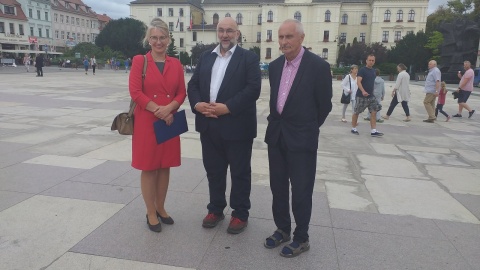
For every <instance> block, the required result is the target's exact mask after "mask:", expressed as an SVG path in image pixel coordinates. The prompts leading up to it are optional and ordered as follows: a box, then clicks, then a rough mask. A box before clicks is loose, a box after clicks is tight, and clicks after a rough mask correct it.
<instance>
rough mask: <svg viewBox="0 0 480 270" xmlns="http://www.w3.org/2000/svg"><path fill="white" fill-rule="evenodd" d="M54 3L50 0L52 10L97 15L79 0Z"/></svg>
mask: <svg viewBox="0 0 480 270" xmlns="http://www.w3.org/2000/svg"><path fill="white" fill-rule="evenodd" d="M0 1H1V0H0ZM54 3H55V0H52V9H54V10H60V11H64V12H68V13H73V14H78V15H83V16H87V17H92V18H96V17H97V14H96V13H95V11H93V10H92V9H91V8H90V7H89V6H87V5H85V4H84V3H83V2H82V1H81V0H58V5H55V4H54ZM65 3H68V6H69V8H65ZM75 4H78V5H79V6H80V7H79V9H78V10H76V9H75ZM86 7H88V8H90V11H89V12H87V11H86Z"/></svg>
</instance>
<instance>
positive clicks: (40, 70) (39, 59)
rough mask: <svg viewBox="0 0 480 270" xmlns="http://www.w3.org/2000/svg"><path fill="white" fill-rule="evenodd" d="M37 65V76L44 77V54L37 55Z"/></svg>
mask: <svg viewBox="0 0 480 270" xmlns="http://www.w3.org/2000/svg"><path fill="white" fill-rule="evenodd" d="M35 67H36V68H37V77H43V56H42V55H41V54H38V55H37V57H35Z"/></svg>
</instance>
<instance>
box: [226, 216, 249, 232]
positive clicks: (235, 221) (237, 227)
mask: <svg viewBox="0 0 480 270" xmlns="http://www.w3.org/2000/svg"><path fill="white" fill-rule="evenodd" d="M247 225H248V221H242V220H241V219H239V218H236V217H232V218H231V219H230V224H229V225H228V229H227V232H228V233H231V234H239V233H241V232H243V231H244V230H245V228H246V227H247Z"/></svg>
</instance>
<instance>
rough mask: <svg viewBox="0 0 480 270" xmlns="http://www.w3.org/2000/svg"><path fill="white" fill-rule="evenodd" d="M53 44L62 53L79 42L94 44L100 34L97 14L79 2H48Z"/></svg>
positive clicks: (79, 0)
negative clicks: (50, 12) (49, 4)
mask: <svg viewBox="0 0 480 270" xmlns="http://www.w3.org/2000/svg"><path fill="white" fill-rule="evenodd" d="M50 1H51V5H52V12H53V22H52V25H53V30H54V33H53V43H54V45H55V46H56V49H57V51H60V52H63V51H65V50H66V49H67V48H69V47H74V46H76V45H77V44H78V43H80V42H92V43H93V42H95V39H96V37H97V36H98V34H99V33H100V30H99V23H98V19H97V14H96V13H95V12H94V11H93V10H92V9H91V8H90V7H89V6H87V5H85V4H84V3H83V2H82V1H81V0H50Z"/></svg>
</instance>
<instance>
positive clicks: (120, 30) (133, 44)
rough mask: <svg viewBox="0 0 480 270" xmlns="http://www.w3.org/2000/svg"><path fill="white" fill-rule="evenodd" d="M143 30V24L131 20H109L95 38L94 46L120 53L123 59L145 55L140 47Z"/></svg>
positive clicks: (144, 26)
mask: <svg viewBox="0 0 480 270" xmlns="http://www.w3.org/2000/svg"><path fill="white" fill-rule="evenodd" d="M145 29H146V25H145V24H144V23H143V22H141V21H139V20H135V19H132V18H121V19H118V20H111V21H110V22H109V23H108V24H107V25H106V26H105V28H104V29H103V30H102V31H101V32H100V34H99V35H98V36H97V38H96V40H95V44H96V45H97V46H98V47H100V48H103V47H105V46H108V47H109V48H111V49H112V50H114V51H120V52H121V53H122V54H123V55H124V56H125V57H130V58H131V57H133V56H134V55H137V54H145V53H146V52H147V49H146V48H144V47H143V45H142V40H143V37H144V33H145Z"/></svg>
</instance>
